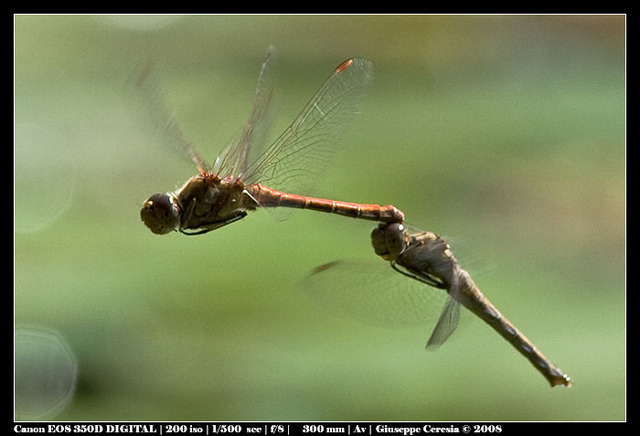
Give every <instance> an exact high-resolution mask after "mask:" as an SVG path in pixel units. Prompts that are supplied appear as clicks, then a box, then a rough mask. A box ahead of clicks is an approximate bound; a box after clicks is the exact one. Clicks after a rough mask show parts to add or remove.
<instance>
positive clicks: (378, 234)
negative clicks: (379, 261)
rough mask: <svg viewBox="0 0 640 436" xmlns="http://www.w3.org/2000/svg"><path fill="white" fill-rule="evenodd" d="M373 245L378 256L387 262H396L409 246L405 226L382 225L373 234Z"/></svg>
mask: <svg viewBox="0 0 640 436" xmlns="http://www.w3.org/2000/svg"><path fill="white" fill-rule="evenodd" d="M371 245H373V249H374V251H375V252H376V254H377V255H378V256H381V257H382V258H383V259H385V260H391V261H394V260H396V259H397V258H398V256H400V254H401V253H402V252H403V251H404V249H405V248H406V246H407V239H406V232H405V228H404V226H403V225H402V224H398V223H380V225H379V226H378V227H376V228H375V229H373V231H372V232H371Z"/></svg>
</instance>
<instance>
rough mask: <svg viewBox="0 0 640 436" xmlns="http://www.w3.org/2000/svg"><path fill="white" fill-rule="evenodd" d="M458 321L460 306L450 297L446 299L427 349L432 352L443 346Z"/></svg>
mask: <svg viewBox="0 0 640 436" xmlns="http://www.w3.org/2000/svg"><path fill="white" fill-rule="evenodd" d="M459 319H460V304H459V303H458V302H457V301H456V300H454V299H453V298H451V297H449V298H447V302H446V303H445V305H444V308H443V309H442V314H441V315H440V319H438V323H437V324H436V327H435V328H434V329H433V332H432V333H431V337H430V338H429V341H428V342H427V349H430V350H433V349H436V348H438V347H439V346H440V345H442V344H444V342H445V341H446V340H447V339H449V336H451V334H452V333H453V332H454V331H455V329H456V327H458V321H459Z"/></svg>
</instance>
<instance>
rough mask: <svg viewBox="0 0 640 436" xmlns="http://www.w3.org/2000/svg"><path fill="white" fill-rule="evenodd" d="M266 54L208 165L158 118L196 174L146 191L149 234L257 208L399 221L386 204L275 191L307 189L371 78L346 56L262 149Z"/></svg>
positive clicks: (204, 228)
mask: <svg viewBox="0 0 640 436" xmlns="http://www.w3.org/2000/svg"><path fill="white" fill-rule="evenodd" d="M274 57H275V48H274V47H273V46H269V48H268V50H267V54H266V57H265V59H264V62H263V64H262V68H261V70H260V74H259V76H258V83H257V86H256V91H255V93H254V96H253V105H252V111H251V114H250V116H249V119H248V121H247V123H246V124H245V126H244V128H243V129H242V131H241V133H240V134H239V137H238V138H237V139H236V140H235V141H234V142H233V143H232V144H231V145H230V146H229V147H227V148H226V149H225V150H224V151H223V152H222V153H221V154H220V155H219V156H218V157H217V158H216V159H215V161H214V164H213V165H212V166H209V165H208V164H207V163H206V162H205V160H204V159H202V158H201V156H200V155H199V154H198V152H197V151H196V150H195V148H194V147H193V146H192V144H191V142H190V141H189V140H188V139H187V138H186V135H184V133H183V132H182V131H181V129H180V128H179V127H178V125H177V123H176V122H175V120H174V119H173V118H171V117H169V116H164V118H165V123H166V125H167V126H168V127H167V128H168V130H169V131H170V132H171V133H172V136H173V137H174V138H175V139H176V141H177V142H179V143H180V144H181V145H182V147H183V149H184V151H185V152H186V154H187V155H188V157H189V158H190V159H191V161H192V162H193V163H194V164H195V166H196V168H197V169H198V174H197V175H195V176H193V177H191V178H190V179H189V180H188V181H187V182H186V183H185V184H184V185H183V186H182V187H181V188H179V189H178V190H176V191H174V192H167V193H164V194H163V193H157V194H154V195H152V196H151V197H149V198H148V199H147V200H146V201H145V202H144V203H143V206H142V210H141V211H140V217H141V219H142V221H143V222H144V224H145V225H146V226H147V227H148V228H149V229H150V230H151V231H152V232H153V233H155V234H167V233H170V232H172V231H176V230H177V231H179V232H181V233H183V234H186V235H200V234H204V233H207V232H210V231H212V230H216V229H219V228H221V227H223V226H226V225H228V224H231V223H234V222H236V221H238V220H240V219H242V218H244V217H245V216H247V212H248V211H254V210H256V209H257V208H258V207H262V208H275V207H282V208H297V209H309V210H314V211H320V212H327V213H333V214H338V215H343V216H347V217H353V218H360V219H365V220H372V221H379V222H397V223H401V222H403V221H404V213H403V212H402V211H401V210H399V209H397V208H395V207H394V206H393V205H386V206H380V205H377V204H360V203H350V202H344V201H337V200H328V199H322V198H314V197H309V196H306V195H301V194H293V193H287V192H283V191H281V190H277V189H283V188H287V189H296V190H301V191H304V190H309V188H310V187H311V183H312V182H313V181H314V179H315V178H317V177H318V176H319V175H320V174H321V173H322V171H323V170H324V169H325V168H326V167H327V165H328V162H329V159H330V157H331V155H332V153H333V151H335V148H336V144H337V142H338V140H339V139H341V137H342V135H343V133H344V130H345V128H346V127H347V126H348V125H349V124H350V122H351V121H352V120H353V117H354V116H355V114H356V113H357V112H358V111H359V110H360V107H361V105H362V102H363V97H364V95H365V93H366V91H367V89H368V88H369V87H370V85H371V83H372V81H373V64H372V63H371V62H370V61H368V60H366V59H362V58H351V59H347V60H345V61H344V62H342V63H341V64H340V65H338V67H337V68H336V69H335V70H334V71H333V72H332V73H331V75H330V76H329V78H328V79H327V80H326V81H325V82H324V84H323V85H322V86H321V87H320V89H319V90H318V91H317V92H316V94H315V95H314V96H313V98H311V100H310V101H309V103H308V104H307V105H306V106H305V107H304V109H303V110H302V111H301V112H300V114H299V115H298V116H297V117H296V118H295V119H294V121H293V122H292V123H291V124H290V126H289V127H288V128H287V129H286V130H285V131H284V132H283V133H282V134H281V135H280V136H279V137H278V138H277V139H276V140H275V141H274V142H273V143H272V144H271V145H270V146H268V147H264V143H265V141H264V137H265V136H266V132H267V131H268V128H269V126H270V124H271V123H270V120H271V118H270V116H269V115H270V112H271V111H270V109H271V106H272V103H273V100H274V87H273V84H272V70H273V64H274ZM147 76H148V73H147V72H145V71H143V74H141V76H140V79H139V82H140V83H141V84H143V83H144V82H145V79H146V77H147ZM267 185H270V186H267ZM276 188H277V189H276Z"/></svg>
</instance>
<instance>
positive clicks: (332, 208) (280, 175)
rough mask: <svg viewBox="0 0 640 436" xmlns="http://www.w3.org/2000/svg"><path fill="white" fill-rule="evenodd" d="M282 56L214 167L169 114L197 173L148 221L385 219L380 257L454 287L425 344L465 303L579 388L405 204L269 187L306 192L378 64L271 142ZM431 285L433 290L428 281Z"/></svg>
mask: <svg viewBox="0 0 640 436" xmlns="http://www.w3.org/2000/svg"><path fill="white" fill-rule="evenodd" d="M274 55H275V50H274V48H273V47H269V49H268V51H267V55H266V58H265V60H264V62H263V64H262V69H261V70H260V74H259V77H258V85H257V87H256V91H255V94H254V97H253V106H252V111H251V115H250V117H249V120H248V121H247V123H246V124H245V126H244V128H243V130H242V132H241V133H240V135H239V137H238V138H237V140H236V141H235V142H233V143H232V144H231V145H230V146H229V147H227V148H226V149H225V150H224V151H223V152H222V153H221V154H220V155H219V156H218V158H217V159H216V160H215V162H214V164H213V166H209V165H207V163H206V162H205V160H204V159H202V158H201V157H200V155H199V154H198V153H197V152H196V150H195V148H194V147H193V146H192V145H191V143H190V142H189V141H188V140H187V139H186V136H185V135H184V134H183V133H182V131H181V130H180V128H179V127H178V125H177V124H176V123H175V122H174V121H173V119H170V118H169V117H167V119H166V120H165V121H166V125H167V126H168V131H169V132H170V133H171V134H172V135H173V138H174V139H175V141H176V142H178V143H180V144H181V145H182V147H183V149H184V150H185V152H186V154H187V155H188V156H189V157H190V158H191V160H192V162H193V163H194V164H195V165H196V167H197V169H198V171H199V173H198V174H197V175H196V176H194V177H192V178H191V179H189V180H188V181H187V182H186V183H185V184H184V185H183V186H182V187H181V188H180V189H178V190H177V191H175V192H169V193H165V194H162V193H158V194H154V195H152V196H151V197H149V199H147V200H146V201H145V202H144V204H143V207H142V210H141V212H140V215H141V218H142V221H143V222H144V223H145V225H146V226H147V227H148V228H149V229H150V230H151V231H152V232H153V233H156V234H166V233H170V232H172V231H179V232H181V233H184V234H187V235H199V234H203V233H207V232H210V231H212V230H215V229H219V228H220V227H223V226H225V225H227V224H230V223H233V222H236V221H238V220H240V219H242V218H244V217H245V216H246V215H247V212H248V211H253V210H256V209H257V208H258V207H263V208H274V207H283V208H299V209H309V210H315V211H321V212H327V213H333V214H339V215H343V216H348V217H353V218H360V219H365V220H370V221H376V222H379V223H380V224H379V226H378V227H377V228H376V229H374V231H373V233H372V235H371V238H372V244H373V247H374V250H375V252H376V254H377V255H379V256H381V257H382V258H383V259H384V260H386V261H388V262H389V263H390V265H391V267H392V268H393V269H394V270H396V271H398V272H399V273H401V274H403V275H405V276H407V277H409V278H411V279H413V280H417V281H419V282H422V283H425V284H426V285H429V286H430V287H433V288H436V289H439V290H441V291H440V292H443V291H446V292H447V293H448V298H447V300H446V303H445V306H444V309H443V311H442V314H441V316H440V318H439V320H438V322H437V324H436V326H435V328H434V331H433V333H432V335H431V337H430V338H429V341H428V343H427V347H436V346H438V345H441V344H442V343H444V341H445V340H446V339H447V338H448V337H449V336H450V335H451V333H453V331H454V330H455V328H456V326H457V324H458V316H459V312H460V304H462V305H463V306H465V307H466V308H467V309H469V310H470V311H471V312H473V313H474V314H475V315H477V316H478V317H480V318H481V319H482V320H484V321H485V322H486V323H487V324H489V325H490V326H491V327H492V328H493V329H495V330H496V331H497V332H498V333H499V334H500V335H502V336H503V337H504V338H505V339H506V340H507V341H509V342H510V343H511V344H512V345H513V346H514V347H515V348H516V349H517V350H518V351H519V352H520V353H522V354H523V355H524V356H525V357H527V359H529V361H530V362H531V363H532V364H533V365H534V367H535V368H536V369H537V370H538V371H540V372H541V373H542V375H544V376H545V377H546V378H547V380H548V381H549V383H550V384H551V386H556V385H562V386H571V381H570V378H569V377H568V376H567V375H566V374H565V373H563V372H562V371H561V370H560V369H559V368H558V367H556V366H555V365H553V364H552V363H551V362H550V361H549V359H547V358H546V357H545V356H544V355H543V354H541V353H540V352H539V351H538V350H537V348H536V347H535V346H534V345H533V344H532V343H531V341H530V340H529V339H527V338H526V337H525V336H524V335H523V334H522V333H520V332H519V331H518V329H516V328H515V327H514V326H513V324H511V323H510V322H509V321H508V320H507V319H506V318H505V317H503V316H502V315H501V313H500V312H499V311H498V310H497V309H496V308H495V307H494V306H493V305H492V304H491V303H490V302H489V300H488V299H487V298H486V297H485V296H484V295H483V294H482V292H480V290H479V289H478V287H477V286H476V285H475V283H474V282H473V280H471V277H470V276H469V273H468V272H467V271H465V270H464V269H462V268H461V267H460V266H459V265H458V262H457V260H456V259H455V257H454V256H453V254H452V253H451V250H450V247H449V245H448V244H447V243H446V242H445V241H444V240H443V239H442V238H440V237H439V236H437V235H435V234H433V233H430V232H422V231H416V232H411V233H410V232H409V231H408V230H407V229H406V228H405V226H404V214H403V212H402V211H400V210H399V209H397V208H395V207H394V206H392V205H387V206H380V205H377V204H360V203H349V202H343V201H336V200H327V199H320V198H314V197H308V196H304V195H299V194H293V193H288V192H283V191H280V190H276V189H274V188H272V187H268V186H267V185H271V186H274V187H277V188H278V189H284V188H287V189H288V190H291V191H292V192H296V191H297V192H308V190H309V188H310V187H311V186H310V184H311V183H312V182H313V181H314V179H315V178H317V177H318V176H319V175H320V174H321V173H322V171H323V170H324V169H325V168H326V166H327V165H328V163H329V159H330V157H331V154H332V153H333V152H334V151H335V149H336V144H337V143H338V139H339V138H340V136H341V135H342V133H343V132H344V130H345V128H346V126H347V125H348V124H349V123H350V121H351V120H352V119H353V117H354V115H356V114H357V112H358V111H359V109H360V107H361V105H362V102H363V97H364V95H365V92H366V90H367V88H368V87H369V86H370V84H371V83H372V81H373V64H372V63H371V62H369V61H368V60H365V59H361V58H353V59H348V60H346V61H344V62H342V63H341V64H340V65H339V66H338V67H337V68H336V69H335V70H334V71H333V73H332V74H331V76H329V78H328V79H327V81H326V82H325V83H324V84H323V85H322V87H320V89H319V90H318V91H317V92H316V94H315V95H314V96H313V98H312V99H311V101H310V102H309V103H308V104H307V105H306V106H305V107H304V109H303V110H302V112H301V113H300V114H299V115H298V116H297V117H296V119H295V120H294V121H293V123H291V125H290V126H289V127H288V128H287V129H286V130H285V131H284V133H282V134H281V135H280V136H279V137H278V138H277V139H276V140H275V141H274V142H273V143H272V144H271V145H270V146H269V147H266V148H264V145H265V141H264V137H265V134H266V131H267V128H268V127H269V126H268V124H269V122H268V121H269V110H270V108H271V105H272V102H273V96H274V88H273V83H272V71H273V64H274V61H273V59H274ZM148 73H149V71H145V72H144V74H143V75H141V77H140V80H139V82H138V85H139V86H141V87H145V86H148V85H147V82H148V81H149V80H148V77H147V76H148ZM163 114H166V112H163ZM334 265H335V264H327V265H324V266H322V267H318V268H316V270H314V273H313V275H323V274H327V273H330V272H331V270H332V267H333V266H334ZM425 292H433V291H431V290H430V288H425Z"/></svg>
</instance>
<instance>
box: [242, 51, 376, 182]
mask: <svg viewBox="0 0 640 436" xmlns="http://www.w3.org/2000/svg"><path fill="white" fill-rule="evenodd" d="M372 81H373V64H372V63H371V62H369V61H367V60H365V59H358V58H356V59H349V60H346V61H344V62H343V63H342V64H340V65H339V66H338V68H336V69H335V71H334V72H333V73H332V74H331V76H330V77H329V78H328V79H327V81H326V82H325V83H324V85H322V87H321V88H320V89H319V90H318V92H317V93H316V94H315V96H314V97H313V98H312V99H311V101H310V102H309V103H308V104H307V106H306V107H305V108H304V109H303V110H302V112H301V113H300V114H299V115H298V117H297V118H296V119H295V120H294V121H293V123H292V124H291V125H290V126H289V128H287V129H286V130H285V131H284V133H283V134H282V135H281V136H280V137H279V138H278V139H277V140H276V141H275V142H274V143H273V144H272V145H271V146H269V148H267V150H266V151H265V152H264V153H263V154H262V155H261V156H259V157H258V159H257V160H256V161H255V162H254V163H252V164H251V165H250V166H249V168H248V169H247V172H246V177H245V182H246V183H249V184H251V183H258V182H260V183H263V184H265V185H268V186H269V187H272V188H275V189H280V190H287V191H290V192H294V193H309V192H310V187H311V185H312V182H313V181H314V180H315V179H316V178H317V177H319V176H320V175H321V174H322V173H323V172H324V170H325V169H326V167H327V165H328V163H329V159H330V158H331V156H332V154H333V151H334V150H335V149H336V144H337V142H338V140H339V139H340V136H341V135H342V133H343V132H344V130H345V128H346V127H347V126H348V125H349V123H350V122H351V120H352V119H353V117H354V116H355V115H356V114H357V113H358V112H359V111H360V108H361V106H362V103H363V97H364V95H365V93H366V90H367V89H368V88H369V86H370V84H371V83H372Z"/></svg>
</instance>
